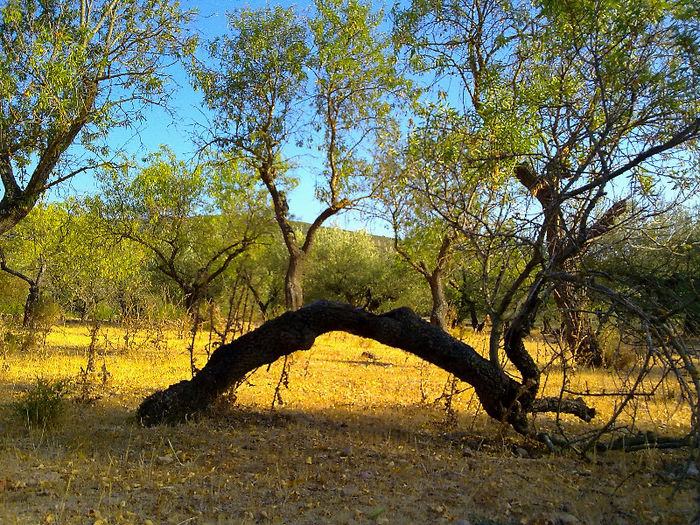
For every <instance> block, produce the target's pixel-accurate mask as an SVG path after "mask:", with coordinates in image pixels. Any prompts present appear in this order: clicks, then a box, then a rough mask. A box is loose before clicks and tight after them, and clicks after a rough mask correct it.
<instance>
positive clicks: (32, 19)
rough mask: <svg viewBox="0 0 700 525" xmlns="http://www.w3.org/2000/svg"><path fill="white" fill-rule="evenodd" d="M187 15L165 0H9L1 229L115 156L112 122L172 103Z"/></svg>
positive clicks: (0, 116)
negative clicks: (171, 76) (171, 78)
mask: <svg viewBox="0 0 700 525" xmlns="http://www.w3.org/2000/svg"><path fill="white" fill-rule="evenodd" d="M187 18H188V16H187V15H186V14H184V13H182V12H181V11H180V10H179V9H178V7H177V4H172V3H171V2H166V1H163V0H112V1H96V0H81V1H80V2H75V1H70V0H50V1H46V2H36V1H35V0H9V1H7V2H5V3H4V4H3V6H2V8H0V46H1V47H2V50H1V51H0V99H1V102H0V179H1V180H2V184H3V195H2V199H0V234H1V233H4V232H7V231H8V230H10V229H11V228H12V227H13V226H14V225H15V224H17V223H18V222H19V221H20V220H22V219H23V218H24V217H25V216H26V215H27V214H28V213H29V211H30V210H31V209H32V207H33V206H34V205H35V204H36V202H37V200H38V199H39V198H40V197H41V195H42V194H43V193H44V192H45V191H46V190H48V189H49V188H51V187H53V186H56V185H58V184H61V183H63V182H65V181H66V180H67V179H70V178H71V177H74V176H75V175H77V174H80V173H84V172H88V171H90V170H92V169H93V168H95V167H97V166H100V165H103V164H105V163H106V162H108V161H107V160H105V158H106V156H107V155H108V154H109V151H108V149H107V148H106V145H105V144H106V143H105V141H104V139H106V137H107V134H108V132H109V131H110V130H111V129H114V128H117V127H122V126H131V125H133V124H134V123H136V122H139V121H140V120H141V119H142V118H143V108H144V106H146V105H149V104H163V103H164V102H165V100H166V99H167V95H168V94H169V93H170V91H171V88H170V87H169V86H168V74H167V65H168V62H172V61H174V60H175V59H176V58H177V57H178V56H180V55H181V54H183V53H188V52H190V51H191V49H192V46H193V40H191V39H190V38H188V37H186V35H185V34H184V33H183V30H182V25H183V23H184V22H186V21H187ZM166 56H167V57H168V58H167V59H166V58H165V57H166Z"/></svg>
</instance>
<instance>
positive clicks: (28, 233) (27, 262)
mask: <svg viewBox="0 0 700 525" xmlns="http://www.w3.org/2000/svg"><path fill="white" fill-rule="evenodd" d="M71 206H72V204H71V203H69V202H68V203H60V204H48V205H38V206H36V207H35V208H34V209H33V210H32V211H31V212H30V213H29V214H28V216H27V218H26V219H25V220H24V221H23V222H22V223H21V224H20V226H19V227H18V228H16V229H15V230H13V231H11V232H7V233H5V235H4V236H3V246H2V248H0V269H2V270H3V271H4V272H6V273H8V274H9V275H12V276H14V277H16V278H18V279H21V280H22V281H24V282H25V283H27V285H28V287H29V290H28V293H27V298H26V301H25V303H24V315H23V319H22V326H23V327H24V328H35V325H36V313H37V307H39V305H40V302H41V300H42V296H43V295H44V292H45V282H46V281H47V278H46V277H47V273H48V274H49V277H48V278H49V280H50V278H51V276H50V274H51V266H52V264H53V263H54V259H55V258H56V257H57V256H58V255H59V254H60V253H61V251H62V250H63V247H64V244H65V240H66V237H67V235H68V232H69V230H70V228H71V225H70V221H71V220H72V213H71V209H70V208H71Z"/></svg>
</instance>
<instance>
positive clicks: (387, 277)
mask: <svg viewBox="0 0 700 525" xmlns="http://www.w3.org/2000/svg"><path fill="white" fill-rule="evenodd" d="M387 241H388V239H384V238H376V237H372V236H371V235H369V234H367V233H365V232H362V231H359V232H348V231H344V230H340V229H335V228H325V229H323V230H321V231H320V232H319V237H318V244H317V245H316V247H315V249H314V250H313V251H312V252H311V257H310V258H309V268H308V271H307V273H306V276H305V281H304V288H305V289H306V290H307V296H308V300H309V302H311V301H314V300H316V299H330V300H335V301H340V302H343V303H347V304H351V305H353V306H356V307H362V308H365V309H367V310H370V311H386V310H388V309H390V308H392V307H396V306H397V305H402V304H411V305H414V306H416V307H417V306H418V305H420V303H421V302H422V301H420V299H419V298H418V297H417V295H418V294H417V293H416V292H417V290H416V289H417V288H418V285H417V283H415V280H411V279H410V278H407V276H406V274H405V268H404V267H403V265H401V264H400V263H399V261H398V260H397V258H396V256H395V255H394V254H393V253H392V251H391V249H390V244H389V243H388V242H387Z"/></svg>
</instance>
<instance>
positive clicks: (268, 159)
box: [193, 0, 403, 310]
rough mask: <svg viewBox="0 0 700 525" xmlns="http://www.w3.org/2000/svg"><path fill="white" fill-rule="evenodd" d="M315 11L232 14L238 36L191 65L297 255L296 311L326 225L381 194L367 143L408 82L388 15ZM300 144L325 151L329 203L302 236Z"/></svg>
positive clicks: (345, 7)
mask: <svg viewBox="0 0 700 525" xmlns="http://www.w3.org/2000/svg"><path fill="white" fill-rule="evenodd" d="M315 9H316V13H315V15H314V16H313V17H312V18H310V19H308V20H302V19H300V18H299V17H298V16H297V14H296V13H295V12H294V10H293V9H288V10H285V9H282V8H280V7H276V8H263V9H259V10H255V11H247V10H245V11H241V12H236V13H233V14H231V15H229V20H230V28H231V34H230V35H227V36H225V37H222V38H220V39H217V40H215V41H214V42H212V43H211V44H210V46H209V51H210V55H211V59H212V66H211V68H204V67H196V68H194V71H193V74H194V83H195V85H196V87H198V88H200V89H201V90H202V91H203V92H204V96H205V100H206V102H207V104H208V106H209V107H210V108H211V109H212V110H213V111H214V112H215V115H216V117H215V125H216V126H215V134H216V135H215V137H214V138H213V139H212V140H213V142H215V143H216V144H218V145H219V146H221V147H222V148H225V149H227V150H228V151H230V152H232V154H233V155H236V156H238V157H240V158H242V159H244V160H245V162H246V163H247V164H248V166H250V168H251V169H252V170H255V171H256V172H257V173H258V175H259V177H260V180H261V181H262V183H263V184H264V185H265V187H266V189H267V191H268V193H269V196H270V199H271V200H272V204H273V209H274V217H275V221H276V222H277V225H278V226H279V228H280V231H281V233H282V238H283V240H284V244H285V246H286V249H287V252H288V253H289V264H288V266H287V273H286V277H285V300H286V306H287V308H288V309H291V310H294V309H297V308H299V307H301V306H302V304H303V302H304V296H303V290H302V276H303V274H304V267H305V263H306V260H307V258H308V255H309V252H310V250H311V248H312V246H313V244H314V241H315V239H316V235H317V233H318V230H319V228H320V227H321V226H322V225H323V224H324V223H325V222H326V221H327V220H328V219H329V218H330V217H333V216H334V215H336V214H338V213H340V212H341V211H343V210H347V209H350V208H352V207H354V206H357V205H358V203H359V202H361V201H362V200H363V199H365V198H366V197H367V196H369V195H371V194H372V193H373V191H374V188H373V187H371V186H369V187H368V186H367V185H366V184H365V183H366V181H367V179H366V178H365V177H364V175H365V174H366V172H367V159H368V149H369V147H371V146H372V145H373V144H374V142H376V141H377V140H378V139H379V138H380V136H381V134H382V132H383V130H384V128H385V127H386V126H387V120H388V117H389V113H390V110H391V106H390V102H391V101H392V98H393V95H394V94H395V93H396V92H397V91H398V90H400V89H401V88H402V86H403V84H402V82H401V81H400V79H399V77H398V75H397V73H396V71H395V68H394V62H395V60H394V59H393V57H392V56H391V54H390V52H389V42H388V40H387V39H386V38H385V37H384V36H383V35H382V34H381V33H380V31H379V24H380V21H381V16H380V15H375V14H373V13H372V12H371V9H370V7H369V6H367V5H364V4H362V3H360V2H358V1H356V0H318V1H317V2H316V3H315ZM295 146H309V147H310V148H312V149H313V147H314V146H315V147H316V148H318V150H319V151H320V156H321V158H320V159H319V160H318V162H317V163H316V164H315V165H314V166H312V167H311V168H310V171H311V173H312V174H313V175H315V176H316V190H317V197H318V199H319V200H320V201H321V202H322V203H323V209H322V211H321V212H320V213H319V214H318V216H317V217H316V218H315V219H314V220H313V221H312V222H311V225H310V227H309V228H308V229H307V230H306V231H305V232H304V233H303V234H301V235H300V234H299V233H298V232H297V231H296V230H295V228H294V227H293V225H292V222H291V220H292V216H291V214H290V211H289V204H288V202H287V192H288V191H289V190H290V189H291V188H293V187H294V185H295V184H296V179H295V178H294V177H293V174H292V171H291V168H292V161H291V157H290V155H291V154H290V151H291V150H292V149H293V148H294V147H295ZM307 151H308V150H307Z"/></svg>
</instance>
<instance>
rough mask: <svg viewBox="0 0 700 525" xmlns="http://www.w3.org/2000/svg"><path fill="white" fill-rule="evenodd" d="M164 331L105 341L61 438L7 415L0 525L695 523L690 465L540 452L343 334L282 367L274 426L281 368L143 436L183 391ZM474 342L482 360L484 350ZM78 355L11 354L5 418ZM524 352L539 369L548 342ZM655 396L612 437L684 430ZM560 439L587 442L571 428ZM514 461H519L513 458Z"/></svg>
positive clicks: (613, 385)
mask: <svg viewBox="0 0 700 525" xmlns="http://www.w3.org/2000/svg"><path fill="white" fill-rule="evenodd" d="M166 334H167V340H165V341H163V340H154V339H153V337H154V332H151V333H146V332H143V333H142V334H141V336H140V337H141V339H139V337H137V341H136V344H135V345H133V346H132V348H131V349H127V350H125V348H124V341H123V335H124V332H123V330H122V329H120V328H117V327H112V326H110V327H107V328H103V329H102V330H101V332H100V339H99V359H98V362H97V366H98V367H102V366H104V369H105V370H106V371H107V372H108V374H109V375H108V376H107V381H106V383H105V384H104V385H99V388H98V392H99V394H100V396H101V397H100V398H99V399H98V400H96V401H95V402H94V403H93V404H89V405H86V404H75V403H70V404H69V406H68V407H67V409H66V411H65V414H64V415H63V416H62V419H61V421H60V422H59V423H58V424H57V425H55V426H54V428H51V429H34V430H32V431H30V432H28V431H27V430H26V429H24V428H20V427H19V426H16V425H14V424H13V423H12V420H11V419H10V418H9V416H8V409H3V410H4V411H3V414H2V418H0V427H1V429H2V439H1V441H0V465H2V467H3V468H2V473H0V523H3V524H4V523H32V524H35V523H142V524H146V523H149V520H150V522H151V523H255V522H263V523H264V522H276V523H282V522H284V523H319V522H329V523H355V522H358V523H362V522H364V523H366V522H379V523H450V522H454V521H455V520H457V519H471V520H474V519H476V518H482V519H486V518H488V519H494V520H499V521H502V522H520V521H522V520H524V522H527V520H530V519H538V517H539V516H545V517H547V516H550V517H551V516H553V515H556V514H557V513H561V512H566V513H569V514H573V515H575V516H577V517H579V518H580V519H582V520H587V521H588V522H589V523H603V522H607V523H625V522H629V523H637V522H640V523H641V522H649V523H651V522H654V520H656V522H659V523H684V522H687V521H688V519H689V516H690V513H691V512H692V510H693V509H694V504H695V502H694V491H693V489H691V488H689V485H687V484H685V485H684V484H683V483H681V485H678V486H675V485H674V484H673V483H671V480H672V478H673V476H675V475H676V472H675V471H673V470H672V469H671V467H668V465H676V466H679V465H680V466H682V465H684V464H685V463H684V461H685V457H686V456H685V452H683V451H645V452H640V453H635V454H621V453H614V454H613V453H607V454H604V455H593V456H592V458H591V459H592V462H591V463H584V462H582V461H581V460H580V459H578V458H577V457H575V456H574V455H573V454H571V455H570V454H566V455H564V456H554V455H551V454H549V453H548V452H547V451H546V450H544V449H543V448H542V447H541V446H540V445H539V444H536V443H530V442H527V441H523V440H522V438H520V437H518V436H517V435H516V434H514V433H513V432H512V430H510V429H509V428H507V427H504V426H503V425H501V424H499V423H498V422H495V421H493V420H490V419H489V418H488V417H486V416H485V415H484V414H483V411H482V410H481V409H480V407H479V404H478V402H477V400H476V398H475V396H474V393H473V390H472V389H471V388H469V387H468V386H467V385H465V384H463V383H458V384H457V385H456V388H457V390H458V391H459V392H460V393H458V394H456V395H455V396H454V399H452V403H451V407H452V409H453V412H448V411H446V410H445V403H446V400H447V398H445V397H444V396H443V397H441V395H442V394H443V393H444V392H445V390H446V388H447V389H448V390H449V386H450V383H448V375H447V373H445V372H444V371H443V370H440V369H438V368H436V367H434V366H431V365H428V364H427V363H425V362H423V361H421V360H420V359H418V358H416V357H414V356H412V355H409V354H406V353H405V352H402V351H399V350H396V349H392V348H387V347H384V346H382V345H379V344H377V343H375V342H374V341H370V340H365V339H361V338H357V337H354V336H350V335H347V334H343V333H331V334H327V335H325V336H322V337H320V338H318V340H317V342H316V344H315V345H314V347H313V348H312V349H311V350H309V351H305V352H297V353H295V354H294V355H293V356H292V359H291V361H292V362H291V364H290V365H289V380H288V388H281V389H280V395H281V399H282V401H283V404H281V405H280V404H279V403H277V406H276V407H275V409H274V410H272V411H271V410H270V407H271V405H272V403H273V399H274V392H275V389H276V387H278V384H279V381H280V377H281V373H282V366H283V363H282V361H278V362H276V363H274V364H273V365H272V366H270V367H269V369H267V368H263V369H260V370H258V371H256V372H255V373H254V374H253V375H252V376H251V377H250V378H249V380H248V382H247V383H246V384H244V385H242V386H241V387H240V388H239V389H238V391H237V392H236V400H235V404H234V405H230V404H229V403H228V402H226V401H222V402H221V403H219V404H217V406H216V407H215V408H214V410H213V412H212V414H211V415H210V416H209V417H206V418H203V419H201V420H198V421H192V422H190V423H187V424H184V425H179V426H176V427H167V426H162V427H155V428H142V427H140V426H138V424H137V422H136V420H135V417H134V413H135V410H136V408H137V407H138V404H139V403H140V402H141V400H142V399H143V398H144V397H145V396H147V395H148V394H150V393H151V392H153V391H154V390H156V389H161V388H165V387H167V386H168V385H170V384H172V383H174V382H177V381H180V380H182V379H187V378H189V377H190V368H189V355H188V354H187V351H186V348H187V341H186V339H185V338H179V337H178V335H179V334H178V333H177V331H174V330H171V331H168V332H166ZM467 335H468V341H467V342H468V343H469V344H471V345H472V346H474V347H475V348H476V349H477V350H478V351H479V352H482V353H484V354H485V353H486V347H487V336H485V335H482V334H467ZM207 341H208V339H207V335H206V334H202V335H201V338H200V339H199V340H198V342H197V345H196V347H197V349H198V351H197V355H196V361H197V364H198V366H203V364H204V363H205V362H206V357H207V355H206V352H205V351H204V350H203V349H204V348H205V346H206V343H207ZM88 344H89V330H88V327H84V326H76V325H71V326H62V327H58V328H56V329H54V330H53V331H52V332H51V334H50V335H49V337H48V339H47V346H46V347H45V348H39V349H37V350H35V351H33V352H31V353H29V354H19V353H17V352H10V353H9V354H8V355H7V356H6V358H5V361H4V362H3V363H2V365H1V366H3V371H2V375H1V376H0V378H1V380H0V404H2V406H4V407H6V406H7V404H8V403H10V402H11V401H13V400H16V399H17V398H18V396H19V395H20V393H21V392H22V391H23V390H24V389H25V388H27V387H29V386H30V385H32V384H33V383H34V382H35V381H36V378H37V377H42V378H46V379H51V380H55V379H63V378H72V379H75V378H76V377H78V375H79V373H80V371H81V368H83V367H84V366H85V363H86V356H85V355H86V348H87V346H88ZM528 344H529V345H530V346H529V349H530V350H531V352H532V353H533V355H536V356H538V357H539V359H540V360H541V362H543V363H545V362H547V361H548V359H549V357H548V356H549V354H550V350H549V349H548V347H547V346H546V345H545V344H544V343H543V342H542V341H538V340H532V341H530V342H529V343H528ZM509 371H511V372H514V371H512V370H509ZM626 374H627V373H626V372H625V373H624V374H621V375H622V376H624V375H626ZM545 379H546V381H545ZM543 381H544V390H545V394H547V395H558V393H559V389H560V387H561V383H562V373H561V367H558V366H556V363H555V364H554V365H553V366H551V367H550V368H549V369H548V372H547V375H546V376H545V377H544V378H543ZM567 381H568V388H569V389H570V390H572V391H580V392H585V391H586V389H588V391H590V392H598V393H600V392H603V391H606V392H617V391H620V389H622V388H624V385H623V384H622V380H621V378H620V377H618V376H616V375H615V374H613V373H611V372H610V371H590V370H585V369H581V370H577V371H576V372H575V373H574V374H573V375H570V376H567ZM651 386H652V385H651V384H648V385H645V386H644V388H645V389H646V388H650V387H651ZM658 392H659V394H658V395H655V396H653V397H651V398H644V399H642V400H641V401H640V402H639V403H638V404H637V405H636V413H635V412H632V411H630V410H628V411H626V412H625V413H623V414H622V416H621V419H620V424H629V423H631V421H632V419H633V417H634V418H636V423H637V425H638V427H640V428H642V429H653V430H655V431H658V432H660V433H666V434H671V435H682V434H684V433H685V432H687V431H688V429H689V427H688V419H689V412H688V406H687V403H685V402H683V400H682V399H680V397H679V395H678V393H677V392H675V391H674V390H673V387H672V385H670V384H669V386H666V387H664V388H660V389H659V390H658ZM588 401H589V403H590V404H592V405H594V406H595V407H596V409H598V411H599V412H600V413H601V415H602V417H601V418H597V420H596V421H597V422H598V424H601V422H603V421H604V420H605V419H604V418H607V417H608V416H609V415H610V414H611V413H612V411H613V410H614V408H615V403H616V402H619V400H617V399H616V398H613V397H595V398H590V399H589V400H588ZM554 424H555V420H554V417H553V416H551V415H542V416H538V418H537V425H538V426H540V427H544V428H553V425H554ZM562 425H563V427H562V428H563V429H564V430H565V431H566V432H570V433H577V432H582V431H585V430H587V428H589V425H586V424H585V423H580V422H577V421H575V420H574V419H572V418H570V417H569V416H564V417H563V423H562ZM523 448H524V449H525V450H527V456H526V457H518V454H521V451H522V450H523ZM518 449H520V451H519V452H518V454H514V452H516V450H518ZM674 468H675V467H674ZM678 468H681V467H678ZM673 479H675V478H673ZM545 487H546V489H545ZM674 489H678V490H677V491H676V492H675V494H673V498H672V499H669V498H671V496H672V493H673V491H674ZM671 502H672V503H671ZM543 519H544V518H543ZM100 520H103V521H100ZM188 520H189V521H188Z"/></svg>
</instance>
